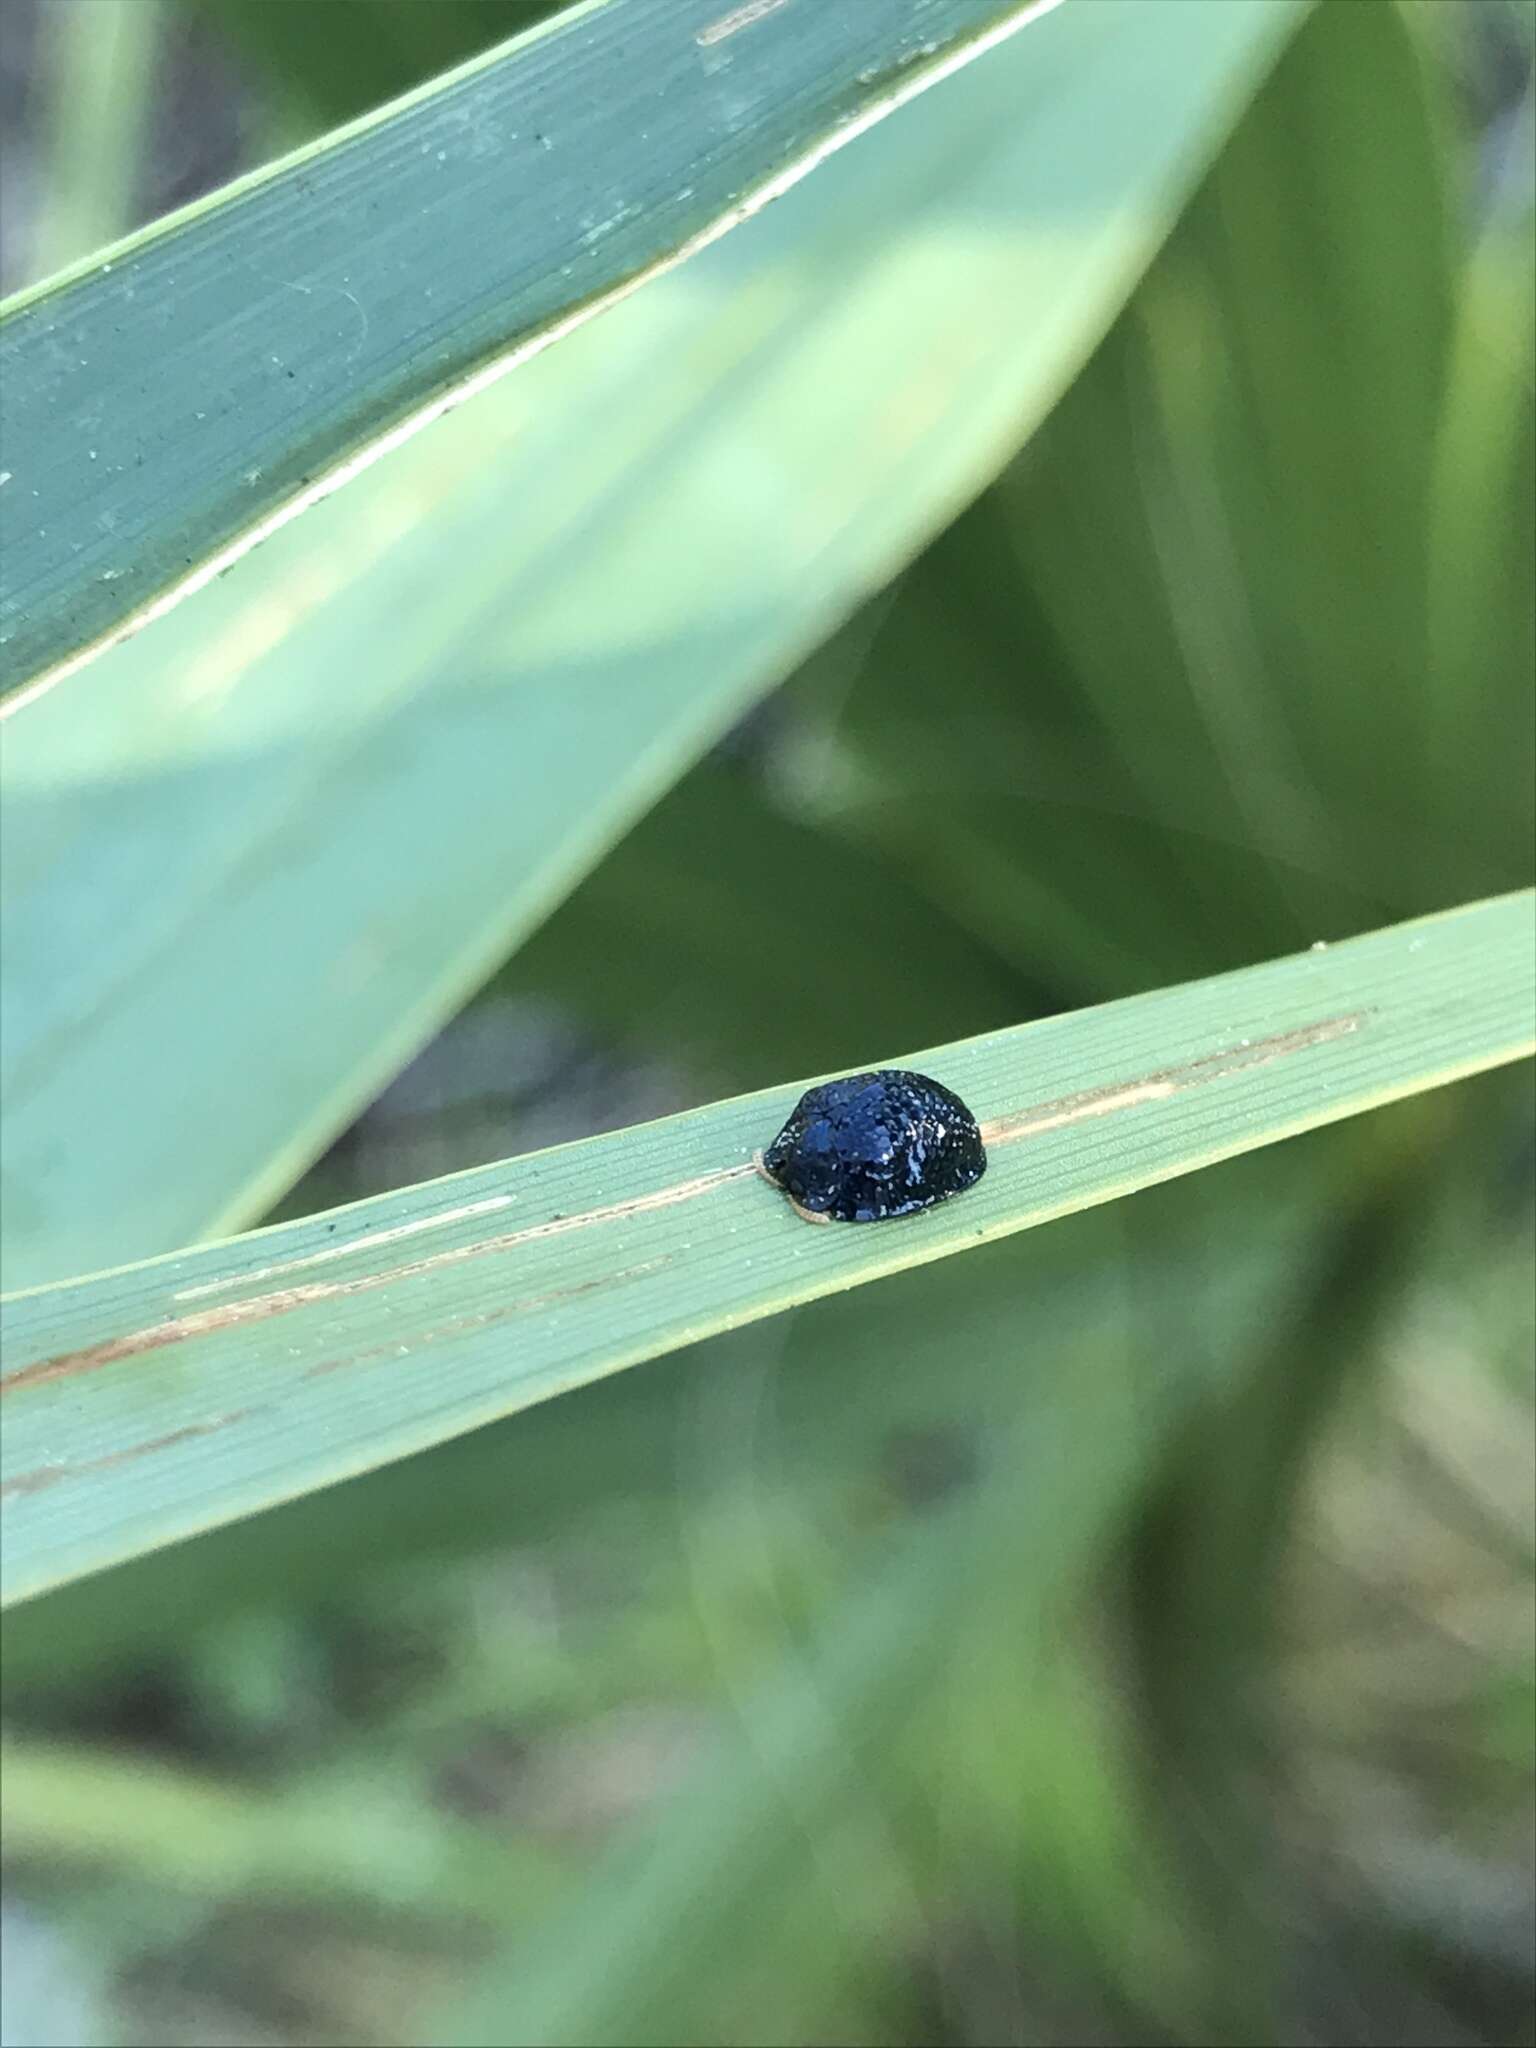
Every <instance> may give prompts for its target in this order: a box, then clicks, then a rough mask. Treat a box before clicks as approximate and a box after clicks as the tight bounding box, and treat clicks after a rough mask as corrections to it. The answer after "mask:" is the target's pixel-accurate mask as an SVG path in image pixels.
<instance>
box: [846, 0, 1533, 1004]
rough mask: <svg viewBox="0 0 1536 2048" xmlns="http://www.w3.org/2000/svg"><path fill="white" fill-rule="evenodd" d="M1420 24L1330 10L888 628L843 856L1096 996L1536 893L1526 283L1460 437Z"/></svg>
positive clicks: (1443, 231) (1450, 265)
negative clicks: (857, 852) (1509, 892)
mask: <svg viewBox="0 0 1536 2048" xmlns="http://www.w3.org/2000/svg"><path fill="white" fill-rule="evenodd" d="M1192 12H1200V16H1201V18H1202V19H1207V18H1209V12H1210V11H1209V10H1205V11H1200V10H1192ZM1413 20H1414V15H1413V13H1412V12H1406V13H1405V11H1404V10H1401V9H1399V8H1397V7H1394V6H1390V5H1388V6H1382V7H1351V6H1345V7H1325V8H1321V9H1318V10H1315V11H1314V13H1313V14H1312V15H1311V16H1309V17H1308V19H1307V21H1306V22H1305V23H1304V24H1303V26H1302V28H1301V30H1300V32H1299V33H1298V34H1297V36H1296V37H1295V38H1294V39H1293V40H1292V42H1291V43H1290V44H1289V45H1288V47H1287V48H1286V50H1285V51H1284V53H1283V54H1282V56H1281V58H1280V61H1279V62H1278V63H1277V65H1276V66H1275V68H1274V70H1273V72H1272V73H1271V75H1270V76H1269V77H1268V78H1267V79H1266V80H1265V82H1264V84H1263V85H1262V87H1261V88H1260V90H1259V91H1258V93H1257V94H1256V96H1255V98H1254V101H1253V103H1252V105H1251V106H1250V108H1249V109H1248V112H1247V114H1246V115H1245V118H1244V120H1243V122H1242V123H1241V125H1240V126H1239V128H1238V129H1237V130H1236V131H1235V133H1234V134H1233V136H1232V138H1231V141H1230V142H1229V144H1228V146H1227V148H1226V149H1225V150H1224V151H1223V152H1222V155H1221V157H1220V159H1219V160H1218V162H1217V163H1216V164H1215V166H1214V167H1213V169H1212V171H1211V173H1210V175H1209V177H1208V178H1207V180H1206V181H1205V184H1204V186H1203V187H1202V189H1201V191H1200V192H1199V193H1198V194H1197V195H1196V197H1195V199H1194V201H1193V202H1192V204H1191V205H1190V207H1189V208H1188V209H1187V211H1186V213H1185V215H1184V216H1183V218H1182V219H1181V220H1180V222H1179V225H1178V227H1177V229H1176V230H1175V232H1174V234H1173V235H1172V236H1171V237H1170V238H1169V241H1168V242H1167V244H1166V245H1165V247H1164V249H1163V250H1162V251H1161V252H1160V254H1159V257H1158V259H1157V262H1156V263H1155V264H1154V265H1153V267H1152V269H1151V270H1150V271H1149V273H1148V275H1147V277H1146V279H1145V280H1144V281H1143V283H1142V285H1141V286H1140V287H1139V289H1138V291H1137V292H1136V294H1135V296H1134V297H1133V299H1132V300H1131V302H1130V303H1129V304H1128V306H1127V307H1126V309H1125V311H1124V313H1123V314H1122V316H1121V318H1120V320H1119V321H1118V322H1117V323H1116V326H1115V328H1114V329H1113V331H1112V332H1111V334H1110V335H1109V336H1108V337H1107V338H1106V340H1105V342H1104V344H1103V345H1102V347H1101V348H1100V350H1099V352H1098V354H1097V355H1096V357H1095V358H1094V360H1093V361H1092V362H1091V363H1090V364H1089V365H1088V366H1087V368H1086V369H1085V370H1084V372H1083V374H1082V375H1081V376H1080V377H1079V378H1078V379H1077V380H1076V381H1075V382H1074V384H1073V387H1072V389H1071V390H1070V391H1069V392H1068V393H1067V394H1066V396H1065V398H1064V399H1063V401H1062V403H1061V405H1060V406H1058V407H1057V408H1056V410H1055V411H1054V412H1053V414H1052V416H1051V418H1050V419H1049V420H1048V421H1047V422H1046V423H1045V425H1044V426H1043V428H1042V429H1041V431H1040V433H1039V434H1038V435H1037V436H1036V437H1035V439H1034V440H1033V442H1032V443H1031V445H1030V447H1029V449H1028V450H1027V452H1026V453H1025V454H1024V455H1023V456H1022V457H1021V459H1020V460H1019V462H1018V463H1016V464H1015V465H1013V466H1012V467H1011V469H1010V470H1009V472H1008V473H1007V474H1006V475H1005V476H1004V477H1003V478H1002V479H1001V480H1000V481H999V483H998V485H997V486H996V488H995V489H994V490H993V491H992V492H991V493H989V494H988V496H987V498H986V499H984V500H983V501H982V503H981V504H980V505H979V506H978V507H976V508H975V511H974V512H973V514H971V515H970V516H969V517H968V518H967V520H966V521H965V522H964V530H963V531H962V530H960V529H958V528H957V529H956V531H954V532H953V533H952V534H950V535H948V536H946V537H945V538H944V540H943V541H941V542H940V543H939V545H938V547H937V548H936V549H935V550H934V553H933V556H932V558H931V559H930V560H928V561H926V562H925V563H924V564H923V565H922V567H921V569H920V570H919V571H918V572H917V573H916V574H915V575H914V576H913V577H912V578H910V579H908V582H907V585H906V586H905V587H904V588H903V591H902V593H901V595H900V596H899V597H898V599H897V600H896V602H895V603H894V604H893V605H891V606H890V607H889V608H888V610H887V611H886V612H885V614H884V616H883V618H882V620H881V622H880V625H879V627H878V629H877V630H876V631H875V632H874V635H873V644H872V646H871V648H870V652H869V658H868V660H867V663H866V665H865V668H864V670H863V673H862V675H861V679H860V683H859V687H858V689H857V690H856V691H855V692H854V693H853V695H852V697H851V699H850V701H849V706H848V712H847V716H846V717H845V719H844V720H843V722H842V725H841V728H840V735H839V737H840V740H841V743H842V745H843V747H844V749H845V750H846V751H847V753H848V755H849V756H850V757H851V768H852V771H853V772H852V773H850V774H849V775H848V777H847V781H848V786H849V790H850V792H851V794H850V797H849V800H848V802H847V803H846V805H844V807H843V808H844V810H845V811H846V814H847V815H846V819H845V822H846V824H847V827H848V829H849V830H850V831H857V832H859V833H860V834H861V835H863V836H868V837H870V838H873V839H875V840H876V841H877V842H878V843H879V844H880V845H882V847H884V848H886V849H887V850H888V851H890V852H892V853H893V854H896V855H899V856H900V857H903V858H904V859H906V860H907V861H908V862H909V864H910V865H911V866H912V868H913V869H914V871H915V872H917V873H919V874H920V875H922V876H923V877H924V878H925V879H926V880H927V882H928V885H929V887H930V889H931V890H933V891H935V892H937V891H943V892H945V893H946V894H947V896H948V898H949V900H950V901H951V902H952V903H953V906H954V914H955V915H956V916H957V917H960V918H963V919H965V920H966V921H968V922H970V923H971V924H972V925H973V926H974V927H975V929H976V930H977V931H978V932H979V933H981V934H982V935H983V936H984V937H985V938H986V939H987V940H988V942H989V943H990V944H992V945H993V946H994V947H995V948H996V949H997V950H999V951H1000V952H1004V953H1009V954H1011V955H1012V956H1013V957H1015V958H1017V959H1018V960H1019V961H1020V963H1021V964H1023V965H1027V964H1028V963H1030V962H1031V961H1032V960H1034V959H1036V958H1038V957H1039V956H1040V955H1041V954H1044V955H1046V956H1047V957H1050V958H1052V959H1053V960H1055V961H1056V962H1058V963H1059V965H1060V967H1061V968H1062V969H1064V970H1066V971H1067V972H1069V973H1073V974H1074V975H1075V977H1076V986H1077V988H1078V989H1079V990H1080V991H1081V998H1080V999H1087V998H1089V997H1090V996H1092V995H1094V994H1096V993H1098V992H1099V991H1101V990H1106V989H1115V988H1124V987H1125V986H1126V983H1127V981H1139V982H1142V983H1143V984H1144V985H1155V984H1156V983H1157V982H1158V981H1160V980H1167V979H1174V978H1183V977H1186V976H1193V975H1197V974H1202V973H1209V972H1213V971H1216V970H1217V969H1219V968H1222V967H1225V966H1228V965H1231V964H1233V960H1234V952H1233V948H1234V946H1239V945H1251V946H1254V947H1256V948H1258V949H1260V950H1263V951H1266V952H1270V951H1274V952H1278V951H1280V950H1282V949H1284V948H1286V947H1288V946H1291V945H1295V944H1298V943H1304V942H1306V941H1309V940H1311V939H1314V938H1326V937H1331V936H1334V935H1336V934H1338V933H1341V932H1345V931H1350V930H1358V929H1360V928H1361V927H1362V926H1365V925H1373V924H1380V923H1385V922H1387V921H1389V920H1391V919H1394V918H1399V917H1404V916H1409V915H1414V914H1417V913H1420V912H1424V911H1428V910H1431V909H1435V908H1438V907H1440V906H1441V905H1443V904H1446V903H1451V902H1457V901H1465V900H1468V899H1471V898H1474V897H1480V896H1484V895H1490V894H1493V893H1496V892H1497V891H1499V890H1502V889H1506V888H1511V887H1516V886H1519V885H1520V884H1522V883H1524V882H1525V881H1526V880H1527V879H1528V877H1529V868H1528V865H1527V861H1526V858H1525V856H1524V854H1523V852H1522V851H1519V850H1517V851H1516V852H1515V853H1514V855H1513V857H1512V856H1511V852H1510V848H1511V843H1512V841H1513V842H1514V844H1515V845H1516V847H1517V849H1518V848H1523V846H1524V845H1525V843H1526V841H1525V838H1524V835H1525V834H1526V833H1527V831H1528V819H1529V814H1530V813H1529V795H1528V793H1527V794H1526V795H1525V798H1524V801H1523V802H1522V801H1519V800H1516V801H1513V802H1511V801H1510V798H1511V797H1513V795H1514V784H1515V782H1516V779H1517V778H1518V779H1519V780H1521V781H1524V782H1525V783H1526V784H1527V792H1528V780H1529V778H1528V770H1529V764H1530V759H1531V750H1530V748H1529V746H1528V745H1526V746H1521V745H1520V744H1518V743H1516V742H1514V741H1512V739H1511V735H1510V731H1509V724H1508V715H1507V714H1506V715H1504V716H1495V715H1493V706H1492V703H1491V701H1490V700H1491V697H1492V694H1493V693H1494V692H1495V691H1497V692H1500V693H1502V692H1504V691H1505V690H1507V689H1514V690H1516V691H1518V692H1519V693H1520V709H1519V711H1517V712H1516V713H1515V715H1516V716H1517V717H1519V719H1520V723H1521V729H1522V734H1524V733H1528V731H1529V726H1528V723H1527V722H1526V707H1528V705H1529V699H1530V691H1529V659H1527V660H1526V662H1525V663H1524V665H1523V666H1522V665H1521V664H1520V663H1519V662H1518V661H1517V662H1515V663H1514V665H1513V666H1511V664H1510V660H1509V655H1510V651H1511V650H1510V639H1511V637H1512V635H1513V634H1519V633H1527V634H1528V631H1529V624H1528V622H1529V620H1530V617H1531V560H1532V556H1531V549H1530V546H1529V544H1528V541H1529V534H1528V524H1527V521H1528V514H1527V511H1526V508H1527V506H1528V505H1529V504H1530V502H1531V501H1532V498H1533V496H1536V493H1533V490H1532V484H1531V476H1530V471H1529V467H1528V462H1527V458H1526V457H1525V455H1524V454H1523V452H1522V447H1521V443H1520V440H1519V438H1518V436H1517V433H1516V431H1515V429H1516V426H1517V418H1516V415H1515V413H1514V407H1515V406H1516V405H1518V404H1519V403H1520V402H1521V398H1520V389H1519V378H1520V361H1521V357H1522V354H1523V352H1524V349H1525V347H1526V346H1528V335H1529V327H1530V293H1529V285H1528V283H1527V284H1526V288H1525V291H1524V295H1523V296H1521V294H1520V291H1519V280H1518V278H1515V279H1512V280H1511V283H1512V285H1513V286H1514V288H1513V289H1511V290H1510V291H1509V293H1508V298H1507V306H1506V318H1505V332H1504V334H1503V335H1502V336H1501V337H1499V340H1500V342H1501V343H1502V348H1503V350H1504V352H1506V362H1505V363H1504V364H1502V365H1498V366H1495V365H1492V364H1488V363H1486V362H1485V363H1479V362H1478V361H1477V360H1476V352H1475V351H1472V352H1468V353H1467V354H1466V357H1465V366H1464V368H1463V369H1462V370H1461V371H1460V372H1459V377H1460V382H1461V385H1462V387H1463V388H1462V393H1461V396H1460V397H1459V398H1458V399H1456V400H1454V407H1455V411H1456V415H1457V416H1456V417H1455V418H1454V419H1453V420H1450V421H1448V420H1447V413H1446V394H1447V385H1448V382H1450V381H1452V380H1453V355H1454V350H1453V343H1452V337H1453V312H1454V308H1455V298H1456V288H1457V282H1458V279H1457V265H1456V251H1455V242H1454V234H1453V228H1452V219H1453V214H1452V198H1451V195H1452V194H1453V193H1454V190H1455V179H1454V168H1455V167H1454V165H1453V164H1452V163H1451V162H1449V161H1448V160H1447V149H1446V140H1445V135H1444V133H1443V132H1442V131H1443V127H1444V125H1445V124H1444V123H1443V122H1442V120H1441V119H1440V116H1441V114H1442V113H1443V112H1444V110H1443V109H1442V108H1440V107H1439V106H1438V105H1437V99H1438V96H1439V95H1440V93H1441V92H1442V91H1443V88H1444V81H1443V79H1440V78H1438V77H1436V76H1435V75H1434V74H1433V72H1432V70H1427V69H1426V66H1425V65H1424V63H1423V60H1422V53H1421V52H1420V51H1419V49H1418V47H1417V41H1416V38H1415V36H1414V35H1413V34H1412V33H1411V28H1412V24H1413ZM1346 78H1349V79H1355V80H1358V81H1361V85H1360V87H1359V89H1360V90H1361V91H1363V92H1367V93H1368V96H1369V98H1370V102H1371V105H1372V107H1373V109H1374V110H1375V112H1374V119H1373V125H1372V128H1371V132H1370V135H1369V136H1368V137H1367V136H1365V135H1364V134H1363V132H1362V130H1361V128H1360V124H1359V122H1358V120H1357V119H1356V110H1355V104H1354V101H1353V98H1352V95H1351V93H1349V92H1342V91H1341V87H1340V81H1341V80H1343V79H1346ZM1300 167H1304V168H1300ZM1324 194H1326V199H1324V197H1323V196H1322V195H1324ZM1324 206H1326V209H1327V212H1328V214H1329V218H1330V219H1332V220H1335V221H1336V222H1337V223H1338V224H1339V228H1338V232H1337V234H1331V235H1330V236H1328V237H1320V236H1319V234H1318V228H1317V224H1318V221H1319V219H1320V217H1321V211H1322V209H1323V208H1324ZM1410 223H1411V225H1410ZM1490 267H1491V266H1490ZM1506 268H1507V265H1506ZM1516 320H1518V322H1519V323H1520V327H1519V330H1518V331H1515V330H1514V322H1515V321H1516ZM1486 327H1487V323H1485V333H1484V335H1483V340H1484V344H1485V347H1486V344H1487V342H1488V341H1489V340H1490V339H1492V337H1491V336H1490V335H1489V334H1488V333H1487V332H1486ZM1469 461H1470V465H1471V466H1470V470H1469V471H1467V473H1463V472H1464V471H1466V470H1467V465H1468V463H1469ZM1437 485H1438V488H1439V490H1440V492H1441V494H1442V496H1443V497H1444V500H1445V505H1446V515H1447V516H1446V517H1445V518H1444V520H1443V522H1442V523H1443V526H1444V534H1445V540H1446V541H1447V543H1448V545H1447V546H1446V547H1444V548H1442V550H1441V562H1440V565H1439V571H1438V573H1437V571H1436V569H1435V566H1434V565H1433V564H1431V562H1430V534H1431V526H1432V524H1433V523H1434V519H1435V516H1436V515H1435V511H1434V497H1435V492H1436V488H1437ZM1522 485H1523V488H1522ZM1458 578H1459V580H1460V585H1461V591H1462V593H1463V594H1464V595H1465V597H1466V598H1467V599H1468V600H1470V602H1469V604H1468V606H1467V609H1468V610H1476V611H1477V612H1478V613H1479V620H1480V623H1478V624H1477V625H1476V626H1474V627H1473V628H1472V629H1471V630H1470V631H1469V632H1468V633H1467V634H1466V635H1465V636H1464V637H1463V636H1459V634H1458V630H1457V627H1458V623H1459V616H1458V615H1459V614H1460V611H1461V607H1460V606H1459V605H1458V606H1457V607H1456V612H1455V613H1453V612H1452V611H1451V610H1450V609H1449V608H1448V606H1447V604H1446V603H1444V602H1442V605H1441V617H1442V619H1443V621H1444V626H1443V630H1442V632H1441V634H1440V641H1441V644H1440V645H1435V644H1431V643H1430V642H1429V641H1427V639H1426V630H1425V623H1426V622H1425V614H1426V605H1425V591H1426V585H1430V586H1431V587H1433V588H1434V589H1435V590H1436V592H1437V595H1438V596H1440V597H1441V598H1442V599H1447V600H1448V599H1449V598H1450V596H1451V594H1452V588H1453V580H1454V579H1458ZM1448 655H1449V665H1448V666H1446V667H1445V669H1444V673H1443V674H1442V673H1440V669H1441V665H1442V664H1445V663H1446V662H1447V656H1448ZM937 675H942V676H943V677H944V679H945V695H944V710H945V715H944V716H943V718H942V719H941V718H938V717H936V716H934V715H933V703H934V691H933V680H932V679H933V678H934V677H935V676H937ZM1021 677H1027V679H1028V685H1027V688H1021V687H1020V678H1021ZM1506 679H1507V680H1506ZM1437 705H1438V706H1439V707H1440V714H1439V715H1440V717H1441V719H1442V724H1441V726H1440V727H1439V728H1438V729H1437V728H1436V726H1434V725H1426V723H1425V713H1426V711H1431V712H1433V711H1434V709H1435V707H1436V706H1437ZM1452 725H1454V727H1455V731H1454V733H1451V732H1450V731H1449V730H1447V729H1446V728H1448V727H1450V726H1452ZM919 734H921V736H922V737H921V739H919V737H918V735H919ZM1384 763H1385V764H1386V769H1385V772H1383V764H1384ZM1512 826H1513V827H1514V831H1513V832H1512V831H1511V827H1512ZM1517 834H1518V835H1520V836H1519V837H1518V838H1516V836H1515V835H1517ZM1106 970H1107V971H1106ZM1117 970H1118V971H1117Z"/></svg>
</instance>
